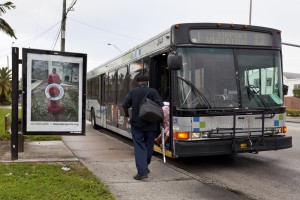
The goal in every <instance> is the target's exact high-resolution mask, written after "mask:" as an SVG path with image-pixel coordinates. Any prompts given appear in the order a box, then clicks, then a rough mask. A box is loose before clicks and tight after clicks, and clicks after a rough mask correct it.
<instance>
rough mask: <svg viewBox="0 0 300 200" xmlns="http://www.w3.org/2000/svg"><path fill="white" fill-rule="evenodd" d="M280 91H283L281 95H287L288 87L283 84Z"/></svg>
mask: <svg viewBox="0 0 300 200" xmlns="http://www.w3.org/2000/svg"><path fill="white" fill-rule="evenodd" d="M282 91H283V95H287V94H288V91H289V86H287V85H284V84H283V86H282Z"/></svg>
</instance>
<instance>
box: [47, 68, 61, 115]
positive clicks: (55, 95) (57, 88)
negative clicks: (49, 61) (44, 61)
mask: <svg viewBox="0 0 300 200" xmlns="http://www.w3.org/2000/svg"><path fill="white" fill-rule="evenodd" d="M60 83H61V80H60V78H59V75H58V74H57V73H56V68H53V69H52V73H51V74H50V75H49V77H48V84H49V85H48V86H47V87H46V89H45V94H46V96H47V97H48V98H49V99H50V106H48V111H49V112H51V113H56V112H59V111H60V110H61V109H62V108H63V107H62V106H60V105H59V103H60V101H59V100H60V99H61V98H62V97H63V95H64V89H63V87H62V86H61V85H60Z"/></svg>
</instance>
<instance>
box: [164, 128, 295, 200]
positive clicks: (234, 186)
mask: <svg viewBox="0 0 300 200" xmlns="http://www.w3.org/2000/svg"><path fill="white" fill-rule="evenodd" d="M287 126H288V132H287V134H288V135H291V136H293V148H290V149H285V150H279V151H268V152H260V153H259V154H248V153H247V154H239V155H238V156H237V157H233V156H217V157H202V158H201V157H198V158H189V159H179V160H178V159H177V160H176V159H175V160H170V159H168V162H169V163H172V164H173V165H175V166H176V167H178V168H181V169H184V170H186V171H188V172H189V173H191V174H194V175H195V176H197V177H198V178H199V179H200V180H202V181H203V182H209V183H214V184H216V185H219V186H222V187H225V188H227V189H229V190H231V191H234V192H236V193H238V194H240V195H243V196H245V197H248V198H250V199H259V200H284V199H287V200H299V199H300V189H299V188H300V167H299V166H300V124H299V123H287Z"/></svg>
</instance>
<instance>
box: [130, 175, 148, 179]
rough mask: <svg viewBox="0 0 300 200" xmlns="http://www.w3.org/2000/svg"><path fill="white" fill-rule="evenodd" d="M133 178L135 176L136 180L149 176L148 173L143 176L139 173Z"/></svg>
mask: <svg viewBox="0 0 300 200" xmlns="http://www.w3.org/2000/svg"><path fill="white" fill-rule="evenodd" d="M133 178H134V179H135V180H142V179H144V178H148V175H144V176H142V175H139V174H137V175H135V176H134V177H133Z"/></svg>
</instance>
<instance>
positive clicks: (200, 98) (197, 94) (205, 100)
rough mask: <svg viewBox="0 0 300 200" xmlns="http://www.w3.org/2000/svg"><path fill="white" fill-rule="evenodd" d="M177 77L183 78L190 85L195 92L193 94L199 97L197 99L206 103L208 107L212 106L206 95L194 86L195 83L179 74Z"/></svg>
mask: <svg viewBox="0 0 300 200" xmlns="http://www.w3.org/2000/svg"><path fill="white" fill-rule="evenodd" d="M175 77H176V78H178V79H180V80H182V81H183V82H184V83H186V84H187V85H188V86H190V87H191V91H192V92H193V94H195V96H196V97H197V100H198V101H199V102H200V103H201V104H204V105H205V106H206V107H207V108H211V105H210V104H209V102H208V100H207V99H206V97H205V96H204V95H203V94H202V93H201V92H200V91H199V90H198V89H197V88H196V87H195V86H194V84H193V83H191V82H190V81H188V80H185V79H184V78H181V77H179V76H175Z"/></svg>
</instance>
